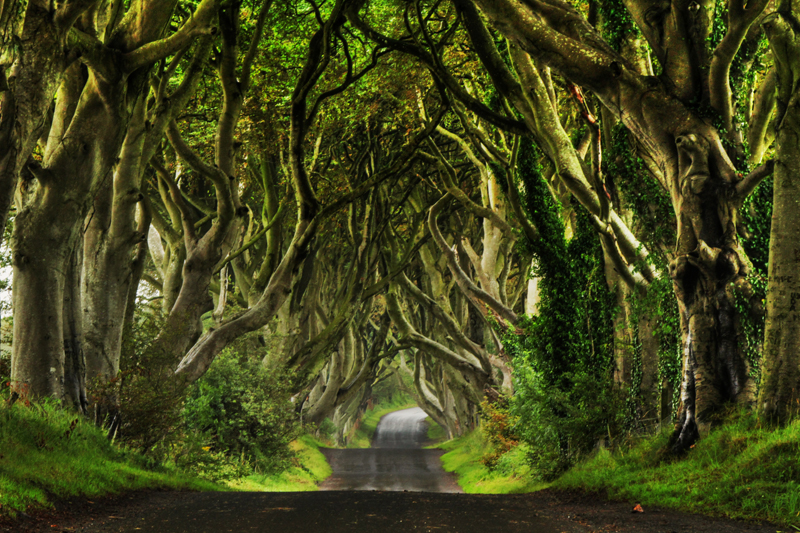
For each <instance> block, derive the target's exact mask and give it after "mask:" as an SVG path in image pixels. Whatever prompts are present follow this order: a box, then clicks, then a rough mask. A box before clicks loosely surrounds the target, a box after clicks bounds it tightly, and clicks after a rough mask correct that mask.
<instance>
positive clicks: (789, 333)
mask: <svg viewBox="0 0 800 533" xmlns="http://www.w3.org/2000/svg"><path fill="white" fill-rule="evenodd" d="M784 3H785V4H789V2H784ZM787 7H789V6H787ZM799 15H800V2H797V1H795V2H794V11H791V8H790V11H788V12H778V13H774V14H772V15H769V16H768V17H767V19H766V20H765V21H764V27H765V29H766V30H767V36H768V38H769V42H770V47H771V48H772V52H773V54H774V57H775V65H776V69H777V73H778V115H777V117H776V119H775V123H776V124H777V137H776V141H775V143H776V144H775V146H776V153H775V172H774V175H773V180H774V181H773V187H774V196H773V206H772V230H771V233H770V246H769V288H768V291H767V320H766V325H765V338H764V353H763V363H762V374H761V390H760V392H759V402H758V406H759V416H760V417H761V418H762V419H764V420H766V421H770V422H778V423H781V422H785V421H786V420H787V419H789V417H790V416H791V415H792V414H797V413H798V412H800V309H799V308H800V272H798V265H800V244H798V239H800V209H798V206H799V205H800V179H798V175H797V174H798V172H799V171H800V31H798V29H797V28H798V24H800V23H798V19H797V17H798V16H799Z"/></svg>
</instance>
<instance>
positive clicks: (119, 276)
mask: <svg viewBox="0 0 800 533" xmlns="http://www.w3.org/2000/svg"><path fill="white" fill-rule="evenodd" d="M135 118H136V119H135V120H134V121H133V122H132V124H131V126H130V129H129V131H128V135H127V139H126V141H125V144H124V145H123V147H122V151H121V154H120V163H119V164H118V165H117V170H116V172H115V173H114V179H113V181H112V180H106V181H105V182H104V183H103V185H102V187H101V189H100V191H99V192H98V194H97V195H96V196H95V199H94V205H93V210H92V212H91V213H90V215H89V222H88V224H87V228H86V231H85V232H84V245H83V246H84V259H83V280H82V287H81V289H82V294H81V296H82V300H83V306H82V307H83V326H84V336H85V348H84V351H85V354H86V379H87V380H89V381H90V382H91V381H96V382H98V384H102V383H105V382H107V381H108V380H110V379H111V378H113V377H114V376H116V375H117V372H119V363H120V354H121V348H122V334H123V329H124V325H125V318H126V317H125V314H126V312H127V310H128V306H129V294H130V290H131V286H132V284H133V283H134V282H138V277H137V279H135V280H134V277H135V276H134V275H133V268H134V263H133V261H132V256H133V250H134V248H135V247H136V246H137V244H138V243H139V242H141V241H142V240H143V239H144V235H138V234H137V233H136V230H137V228H136V226H135V223H136V220H135V213H136V204H137V202H138V201H139V197H140V193H139V181H140V176H141V173H140V160H141V152H142V144H143V140H144V131H143V130H144V124H143V122H144V110H143V106H142V105H139V106H137V108H136V112H135Z"/></svg>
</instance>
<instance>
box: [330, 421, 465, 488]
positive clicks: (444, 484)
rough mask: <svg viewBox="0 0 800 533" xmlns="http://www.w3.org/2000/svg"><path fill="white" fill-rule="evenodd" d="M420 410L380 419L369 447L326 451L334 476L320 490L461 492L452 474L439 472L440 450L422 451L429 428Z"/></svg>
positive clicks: (440, 469)
mask: <svg viewBox="0 0 800 533" xmlns="http://www.w3.org/2000/svg"><path fill="white" fill-rule="evenodd" d="M426 416H427V415H426V414H425V411H423V410H422V409H420V408H419V407H414V408H413V409H404V410H402V411H395V412H394V413H389V414H388V415H386V416H384V417H383V418H381V420H380V422H379V423H378V427H377V429H376V430H375V437H374V439H373V443H372V448H368V449H361V450H352V449H351V450H334V449H325V450H322V452H323V453H324V454H325V457H326V458H327V459H328V462H329V463H330V465H331V468H332V469H333V475H332V476H331V477H329V478H328V479H327V480H325V482H324V483H323V484H322V485H320V490H386V491H408V492H420V491H422V492H461V488H460V487H459V486H458V484H457V483H456V482H455V479H454V478H453V476H452V474H448V473H447V472H445V471H444V470H442V466H441V461H440V460H439V457H441V455H442V451H441V450H424V449H422V448H421V446H422V445H423V444H424V443H425V442H426V441H427V431H428V425H427V424H426V423H425V417H426Z"/></svg>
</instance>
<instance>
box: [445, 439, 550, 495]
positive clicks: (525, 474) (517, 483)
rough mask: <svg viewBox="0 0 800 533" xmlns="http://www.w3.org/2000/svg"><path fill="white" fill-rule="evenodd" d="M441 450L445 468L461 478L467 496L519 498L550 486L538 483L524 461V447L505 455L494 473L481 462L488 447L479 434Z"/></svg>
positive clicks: (450, 441) (454, 442) (456, 441)
mask: <svg viewBox="0 0 800 533" xmlns="http://www.w3.org/2000/svg"><path fill="white" fill-rule="evenodd" d="M438 447H439V448H441V449H443V450H446V451H447V453H445V454H444V455H443V456H442V466H443V467H444V469H445V470H446V471H448V472H454V473H455V474H456V475H457V476H458V484H459V485H460V486H461V488H462V489H464V492H466V493H469V494H516V493H522V492H534V491H537V490H541V489H543V488H545V487H546V486H547V485H546V484H545V483H542V482H540V481H538V480H537V479H536V476H535V472H533V471H532V470H531V467H530V466H528V464H527V462H526V461H525V453H526V448H525V446H524V445H520V446H517V447H516V448H514V449H512V450H511V451H509V452H507V453H505V454H503V456H502V457H501V458H500V460H499V461H498V462H497V465H496V466H495V467H494V468H491V469H490V468H488V467H487V466H486V465H484V464H483V463H482V462H481V458H482V457H483V456H484V455H486V453H487V452H488V451H489V446H488V445H487V443H486V441H485V440H484V437H483V435H482V434H481V432H480V431H473V432H472V433H469V434H468V435H465V436H463V437H459V438H457V439H452V440H449V441H447V442H445V443H443V444H440V445H439V446H438Z"/></svg>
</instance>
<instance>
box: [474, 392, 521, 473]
mask: <svg viewBox="0 0 800 533" xmlns="http://www.w3.org/2000/svg"><path fill="white" fill-rule="evenodd" d="M518 420H519V417H517V416H514V415H513V414H511V410H510V400H509V398H508V397H506V396H501V397H500V398H499V399H498V400H497V401H495V402H489V401H488V400H484V401H483V402H481V431H482V432H483V436H484V438H485V439H486V444H487V445H488V447H489V450H488V451H487V452H486V453H485V454H484V455H483V457H481V462H482V463H483V464H484V465H485V466H487V467H488V468H490V469H492V468H494V467H495V466H497V462H498V461H499V460H500V458H501V457H502V456H503V455H504V454H505V453H506V452H508V451H510V450H511V449H512V448H514V447H515V446H517V444H519V437H517V435H516V433H514V426H515V425H516V424H517V421H518Z"/></svg>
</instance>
